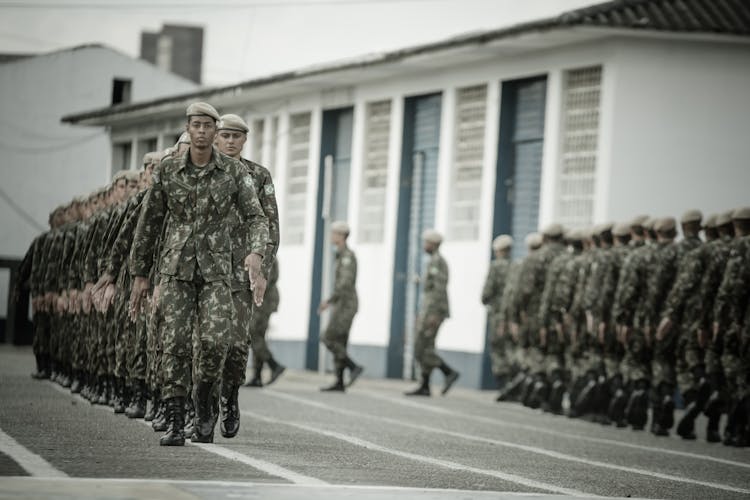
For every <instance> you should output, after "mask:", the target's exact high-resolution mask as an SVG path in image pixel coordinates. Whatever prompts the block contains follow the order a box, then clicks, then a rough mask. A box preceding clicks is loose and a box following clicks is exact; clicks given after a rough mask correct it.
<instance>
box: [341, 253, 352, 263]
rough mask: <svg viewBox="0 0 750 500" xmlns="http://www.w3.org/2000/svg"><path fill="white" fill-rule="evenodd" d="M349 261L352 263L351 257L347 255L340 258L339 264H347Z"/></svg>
mask: <svg viewBox="0 0 750 500" xmlns="http://www.w3.org/2000/svg"><path fill="white" fill-rule="evenodd" d="M351 263H352V259H351V257H349V256H348V255H347V256H346V257H344V258H342V259H341V265H344V266H348V265H349V264H351Z"/></svg>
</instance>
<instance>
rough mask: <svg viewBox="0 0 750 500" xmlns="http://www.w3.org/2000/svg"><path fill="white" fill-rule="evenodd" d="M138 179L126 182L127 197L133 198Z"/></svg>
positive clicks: (136, 189)
mask: <svg viewBox="0 0 750 500" xmlns="http://www.w3.org/2000/svg"><path fill="white" fill-rule="evenodd" d="M138 182H139V180H138V179H133V180H130V181H128V196H133V195H134V194H135V193H136V191H138Z"/></svg>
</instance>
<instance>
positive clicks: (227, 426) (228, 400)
mask: <svg viewBox="0 0 750 500" xmlns="http://www.w3.org/2000/svg"><path fill="white" fill-rule="evenodd" d="M239 390H240V388H239V387H238V386H231V387H230V386H228V385H222V387H221V403H220V404H221V424H220V425H219V429H220V430H221V435H222V436H224V437H225V438H233V437H234V436H236V435H237V432H238V431H239V430H240V403H239V400H238V398H239Z"/></svg>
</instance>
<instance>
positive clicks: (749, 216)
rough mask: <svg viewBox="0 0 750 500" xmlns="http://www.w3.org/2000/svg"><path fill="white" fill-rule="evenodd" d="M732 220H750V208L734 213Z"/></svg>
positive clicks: (737, 210)
mask: <svg viewBox="0 0 750 500" xmlns="http://www.w3.org/2000/svg"><path fill="white" fill-rule="evenodd" d="M732 220H750V207H742V208H738V209H736V210H735V211H734V212H732Z"/></svg>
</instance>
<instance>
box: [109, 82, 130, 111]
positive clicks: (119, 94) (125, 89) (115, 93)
mask: <svg viewBox="0 0 750 500" xmlns="http://www.w3.org/2000/svg"><path fill="white" fill-rule="evenodd" d="M132 86H133V80H130V79H126V78H115V79H113V80H112V105H113V106H114V105H115V104H121V103H128V102H130V91H131V88H132Z"/></svg>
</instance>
